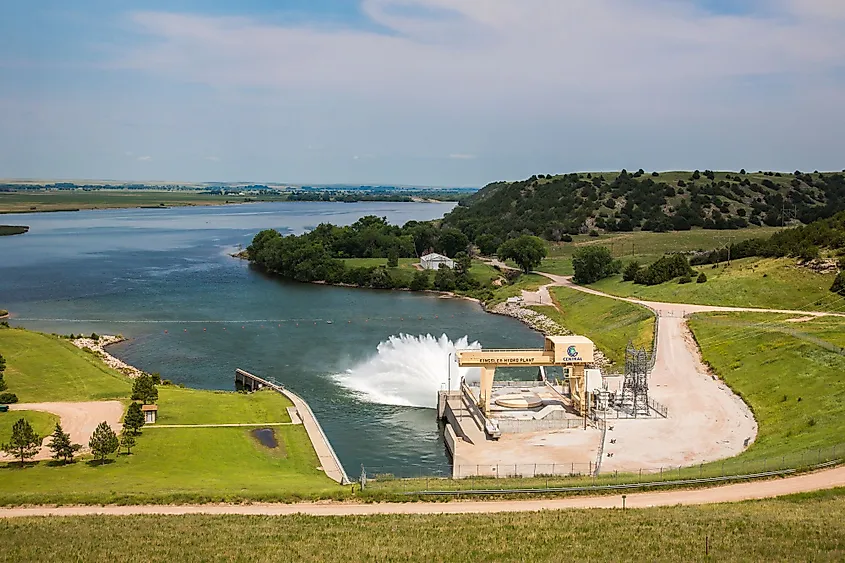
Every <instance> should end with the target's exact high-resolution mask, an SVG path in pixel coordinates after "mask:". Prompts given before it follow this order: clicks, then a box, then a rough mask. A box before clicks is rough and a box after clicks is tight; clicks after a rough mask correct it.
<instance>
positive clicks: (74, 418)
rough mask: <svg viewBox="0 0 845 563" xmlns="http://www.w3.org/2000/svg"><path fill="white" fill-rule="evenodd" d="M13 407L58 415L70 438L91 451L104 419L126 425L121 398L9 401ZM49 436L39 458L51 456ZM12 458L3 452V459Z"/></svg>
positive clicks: (0, 458)
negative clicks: (62, 401) (12, 402)
mask: <svg viewBox="0 0 845 563" xmlns="http://www.w3.org/2000/svg"><path fill="white" fill-rule="evenodd" d="M9 410H11V411H43V412H49V413H53V414H55V415H57V416H58V417H59V419H60V420H61V424H62V428H63V429H64V431H65V432H67V433H68V434H70V439H71V441H72V442H73V443H75V444H82V446H83V448H82V451H83V452H87V451H88V440H89V439H90V438H91V434H93V433H94V429H95V428H96V427H97V425H98V424H100V423H101V422H103V421H106V422H108V423H109V426H111V427H112V430H114V431H115V432H120V429H121V428H122V426H121V424H120V419H121V417H122V416H123V405H122V404H121V403H120V401H88V402H83V403H17V404H14V405H9ZM48 443H49V438H45V439H44V440H43V441H42V445H41V449H40V450H39V451H38V453H37V454H36V456H35V458H34V459H35V460H36V461H38V460H43V459H50V450H49V449H48V448H47V444H48ZM11 459H12V458H11V457H9V456H6V455H0V461H9V460H11Z"/></svg>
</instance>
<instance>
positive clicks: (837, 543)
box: [0, 489, 845, 562]
mask: <svg viewBox="0 0 845 563" xmlns="http://www.w3.org/2000/svg"><path fill="white" fill-rule="evenodd" d="M843 512H845V490H843V489H837V490H832V491H827V492H822V493H814V494H808V495H796V496H790V497H783V498H779V499H773V500H764V501H750V502H743V503H736V504H717V505H711V506H678V507H665V508H647V509H637V510H626V511H622V510H567V511H550V512H530V513H514V514H508V513H496V514H472V515H439V514H432V515H424V516H418V515H399V516H394V515H389V516H385V515H381V516H349V517H328V516H282V517H264V516H205V515H190V516H82V517H66V518H14V519H8V520H2V521H0V536H2V537H3V538H4V542H3V555H2V557H3V558H5V559H8V560H10V561H35V560H37V561H68V560H84V561H108V562H112V561H122V560H130V559H133V560H134V559H137V558H138V557H139V554H141V553H142V554H143V558H144V559H148V560H153V561H171V560H180V561H305V562H308V561H314V562H317V561H319V562H332V561H338V562H346V561H406V562H410V561H425V562H428V561H442V562H465V561H466V562H475V561H564V560H571V561H709V560H713V561H842V560H843V558H845V523H843V520H842V518H841V515H842V513H843ZM45 538H49V541H45ZM619 538H623V539H619ZM705 543H706V544H707V546H708V552H709V553H708V554H707V555H705Z"/></svg>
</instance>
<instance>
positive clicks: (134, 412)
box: [123, 402, 144, 434]
mask: <svg viewBox="0 0 845 563" xmlns="http://www.w3.org/2000/svg"><path fill="white" fill-rule="evenodd" d="M143 426H144V413H143V412H142V411H141V405H140V404H138V403H135V402H133V403H131V404H130V405H129V408H128V409H127V410H126V416H124V417H123V428H124V429H128V430H130V431H131V432H132V433H133V434H138V433H139V432H140V431H141V427H143Z"/></svg>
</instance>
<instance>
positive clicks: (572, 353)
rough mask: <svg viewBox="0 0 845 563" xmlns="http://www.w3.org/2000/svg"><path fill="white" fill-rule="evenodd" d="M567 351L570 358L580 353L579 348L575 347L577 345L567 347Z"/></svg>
mask: <svg viewBox="0 0 845 563" xmlns="http://www.w3.org/2000/svg"><path fill="white" fill-rule="evenodd" d="M566 353H567V354H569V357H570V358H574V357H575V356H577V355H578V350H576V349H575V346H570V347H569V348H567V349H566Z"/></svg>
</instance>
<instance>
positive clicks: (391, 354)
mask: <svg viewBox="0 0 845 563" xmlns="http://www.w3.org/2000/svg"><path fill="white" fill-rule="evenodd" d="M467 348H472V349H475V350H480V349H481V344H479V343H478V342H472V343H470V342H469V338H468V337H466V336H464V337H463V338H461V339H459V340H458V341H457V342H452V341H451V340H449V337H447V336H446V335H445V334H444V335H442V336H441V337H440V338H435V337H433V336H432V335H430V334H427V335H425V336H422V335H420V336H412V335H410V334H400V335H399V336H391V337H390V338H389V339H388V340H386V341H384V342H382V343H381V344H379V345H378V352H377V353H376V355H374V356H373V357H372V358H370V359H369V360H366V361H364V362H361V363H360V364H358V365H357V366H355V367H353V368H351V369H348V370H346V372H345V373H340V374H337V375H335V376H334V379H335V381H337V382H338V383H339V384H340V385H342V386H344V387H346V388H347V389H349V390H350V391H352V392H354V393H355V394H356V395H358V396H359V397H360V398H361V399H363V400H365V401H369V402H371V403H382V404H385V405H399V406H405V407H425V408H436V407H437V392H438V391H440V390H441V389H446V385H447V380H448V377H449V376H448V374H449V370H451V382H452V389H457V388H458V386H459V385H460V383H461V378H462V377H465V378H466V379H467V381H478V378H479V376H480V374H479V371H480V370H479V369H478V368H462V367H458V364H457V360H456V357H455V351H456V350H464V349H467ZM450 353H451V354H452V356H451V361H450V358H449V354H450Z"/></svg>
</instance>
